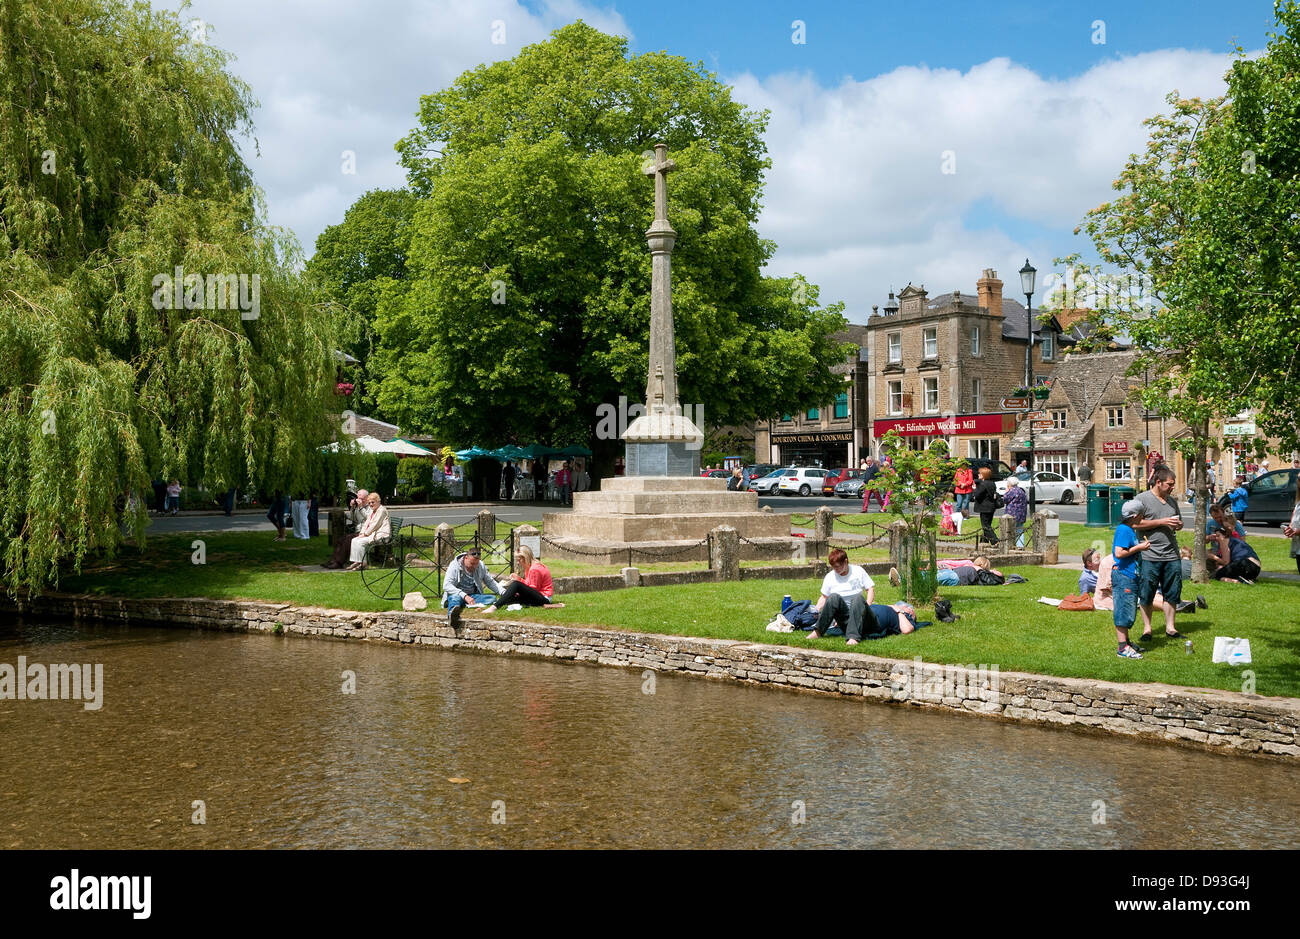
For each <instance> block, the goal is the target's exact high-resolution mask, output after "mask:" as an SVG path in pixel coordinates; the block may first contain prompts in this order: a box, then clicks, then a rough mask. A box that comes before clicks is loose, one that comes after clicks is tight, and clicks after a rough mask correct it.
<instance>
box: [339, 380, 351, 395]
mask: <svg viewBox="0 0 1300 939" xmlns="http://www.w3.org/2000/svg"><path fill="white" fill-rule="evenodd" d="M355 387H356V385H354V384H352V382H350V381H341V382H339V383H338V384H337V385H335V386H334V393H335V394H336V395H350V394H352V390H353V389H354V388H355Z"/></svg>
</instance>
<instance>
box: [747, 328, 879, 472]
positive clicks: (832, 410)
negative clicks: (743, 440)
mask: <svg viewBox="0 0 1300 939" xmlns="http://www.w3.org/2000/svg"><path fill="white" fill-rule="evenodd" d="M866 334H867V327H865V326H860V325H858V324H850V325H849V327H848V328H847V329H846V330H844V331H843V332H839V333H836V334H835V336H834V338H835V339H836V340H837V341H839V342H851V343H853V344H854V349H853V351H852V352H850V354H849V356H848V358H847V359H846V360H845V361H843V362H840V363H839V364H837V365H833V366H831V371H832V372H833V373H834V374H836V375H839V376H841V377H842V378H843V379H844V390H843V391H841V392H840V393H839V394H838V395H837V396H836V397H835V400H834V401H831V402H829V403H827V404H825V405H822V406H820V407H813V408H808V409H807V410H806V411H790V412H786V413H784V414H782V415H781V416H780V417H779V418H775V419H773V420H768V421H759V422H758V423H757V424H755V425H754V456H755V459H757V460H758V461H759V462H761V463H775V464H777V465H778V466H790V465H795V466H824V467H827V468H832V467H841V466H856V465H857V464H858V461H859V460H860V459H861V458H862V457H864V456H867V455H869V454H870V452H871V451H870V434H871V411H870V408H869V402H868V393H867V390H868V383H867V381H866V363H865V362H864V361H863V360H862V357H861V348H862V346H863V344H864V342H865V338H866Z"/></svg>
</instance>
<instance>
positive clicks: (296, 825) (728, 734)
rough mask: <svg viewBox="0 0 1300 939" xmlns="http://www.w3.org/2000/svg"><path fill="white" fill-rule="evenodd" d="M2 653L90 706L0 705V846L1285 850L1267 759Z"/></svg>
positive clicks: (279, 642) (209, 659)
mask: <svg viewBox="0 0 1300 939" xmlns="http://www.w3.org/2000/svg"><path fill="white" fill-rule="evenodd" d="M20 655H21V656H25V657H26V659H27V662H28V663H44V664H47V665H48V664H50V663H67V664H73V663H88V664H102V666H103V689H102V694H103V697H102V707H100V708H99V709H98V710H87V709H86V708H85V706H84V704H83V703H82V702H80V701H74V700H53V701H51V700H21V701H19V700H5V701H0V746H2V747H3V753H4V764H5V766H4V769H5V772H4V776H3V779H0V846H3V847H9V848H60V849H66V848H74V849H76V848H187V847H191V848H259V847H268V848H269V847H277V848H278V847H295V848H325V847H371V848H390V847H452V848H479V847H512V848H544V847H565V848H591V847H620V848H632V847H644V848H676V847H697V848H704V847H710V848H753V847H781V848H785V847H845V848H848V847H853V848H889V847H908V848H1020V847H1024V848H1042V847H1085V848H1086V847H1093V848H1226V847H1237V848H1261V847H1289V848H1295V847H1300V831H1298V826H1297V818H1300V774H1298V773H1297V772H1296V770H1295V767H1294V766H1289V765H1286V764H1281V763H1274V762H1270V761H1265V760H1257V759H1248V758H1241V757H1225V756H1219V755H1215V754H1210V753H1202V752H1199V751H1194V750H1187V749H1183V748H1177V747H1165V746H1157V745H1152V744H1143V743H1137V742H1133V741H1129V740H1125V739H1122V738H1115V737H1104V736H1090V735H1083V734H1078V733H1071V732H1061V731H1053V730H1048V729H1044V728H1038V727H1029V726H1023V725H1018V724H1013V723H1002V722H997V721H991V720H983V719H977V718H963V717H959V716H953V715H947V714H936V713H928V712H924V711H917V710H912V709H908V708H902V707H889V706H883V705H879V704H875V703H868V702H856V701H847V700H844V699H840V698H830V697H821V696H817V695H810V694H798V693H794V692H785V691H776V690H772V689H769V688H758V687H748V686H743V685H736V684H731V683H721V682H716V681H708V680H702V679H698V678H688V677H681V676H675V675H660V676H657V678H656V679H655V680H654V687H653V689H650V688H649V687H648V685H647V682H646V681H645V679H644V678H643V677H642V674H641V673H640V672H638V671H631V670H622V669H614V668H604V667H595V666H585V665H572V664H561V663H556V662H548V661H544V660H543V661H538V660H528V659H515V658H507V657H500V656H494V655H486V654H483V655H479V654H470V653H465V652H448V651H441V650H433V649H429V648H414V647H395V646H392V645H386V644H385V645H378V644H376V645H373V646H371V645H368V644H362V643H355V642H332V641H322V640H310V639H302V638H286V637H268V636H265V635H242V634H238V633H205V632H198V631H189V630H180V629H177V630H165V629H142V628H138V627H132V628H128V627H113V626H94V625H83V624H74V623H38V622H24V621H13V620H10V621H8V622H6V623H4V624H3V625H0V663H8V664H9V665H11V666H16V665H17V662H18V657H19V656H20ZM345 673H352V674H354V675H355V691H354V693H346V692H345V690H344V686H345V684H347V683H348V681H349V679H348V678H347V676H346V675H345ZM648 690H653V693H652V694H650V693H646V692H647V691H648ZM196 803H197V804H196ZM196 821H201V822H202V823H201V824H197V823H196Z"/></svg>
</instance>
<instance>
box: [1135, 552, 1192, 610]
mask: <svg viewBox="0 0 1300 939" xmlns="http://www.w3.org/2000/svg"><path fill="white" fill-rule="evenodd" d="M1157 593H1160V594H1163V595H1164V598H1165V602H1166V603H1172V604H1174V606H1177V605H1178V604H1179V602H1180V601H1181V600H1182V598H1183V563H1182V558H1174V559H1173V560H1172V561H1149V560H1147V559H1146V558H1142V560H1141V562H1140V563H1139V564H1138V603H1140V604H1142V605H1143V606H1149V605H1150V604H1151V601H1152V600H1154V599H1155V596H1156V594H1157Z"/></svg>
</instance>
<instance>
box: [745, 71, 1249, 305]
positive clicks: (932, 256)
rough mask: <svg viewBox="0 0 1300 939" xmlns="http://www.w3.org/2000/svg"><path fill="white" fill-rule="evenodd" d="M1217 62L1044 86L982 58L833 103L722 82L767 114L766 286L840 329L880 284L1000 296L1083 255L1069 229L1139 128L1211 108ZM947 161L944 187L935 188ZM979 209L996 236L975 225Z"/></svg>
mask: <svg viewBox="0 0 1300 939" xmlns="http://www.w3.org/2000/svg"><path fill="white" fill-rule="evenodd" d="M1230 61H1231V59H1230V57H1229V56H1227V55H1215V54H1211V53H1206V52H1188V51H1181V50H1168V51H1159V52H1149V53H1143V54H1141V55H1136V56H1132V57H1128V58H1123V59H1117V60H1110V61H1107V62H1104V63H1101V64H1098V65H1096V66H1094V67H1093V68H1092V69H1090V70H1089V71H1087V72H1085V73H1083V74H1081V75H1078V76H1075V77H1072V78H1067V79H1062V80H1051V79H1046V78H1043V77H1041V76H1039V75H1038V74H1036V73H1034V72H1033V71H1030V70H1029V69H1026V68H1024V67H1022V66H1019V65H1016V64H1014V63H1013V62H1011V61H1010V60H1008V59H1005V58H996V59H992V60H990V61H988V62H984V63H982V64H979V65H977V66H975V67H973V68H971V69H970V70H969V71H967V72H964V73H963V72H958V71H955V70H951V69H934V68H925V67H904V68H897V69H895V70H893V71H891V72H888V73H886V74H884V75H880V76H877V77H875V78H870V79H866V80H863V81H856V80H847V81H844V82H843V83H841V84H840V85H839V86H838V87H834V88H824V87H822V86H821V85H819V84H818V83H817V82H816V81H815V80H814V79H813V78H811V77H810V76H807V75H789V74H785V75H774V76H770V77H768V78H767V79H763V80H760V79H758V78H756V77H755V76H753V75H750V74H743V75H740V76H738V77H735V78H732V79H730V81H731V83H732V84H733V85H734V86H735V89H736V90H735V96H736V97H737V98H738V99H739V100H740V101H743V102H745V104H747V105H748V106H749V107H752V108H768V109H770V110H771V112H772V116H771V122H770V124H769V129H768V134H767V140H768V146H769V148H770V156H771V158H772V169H771V171H770V172H769V174H768V178H767V187H766V197H765V200H764V202H765V208H764V212H763V215H762V218H761V220H760V230H761V232H762V234H763V236H764V237H767V238H772V239H774V240H775V241H776V242H777V244H778V246H779V250H778V252H777V254H776V256H775V257H774V258H773V260H772V263H771V265H770V271H771V272H772V273H777V274H787V273H790V272H793V271H796V270H798V271H800V272H802V273H804V274H806V275H807V276H808V277H809V279H810V280H812V281H814V282H815V283H818V284H820V285H821V287H822V294H821V296H822V300H823V302H828V301H833V300H844V301H846V303H847V309H846V313H847V314H848V315H849V317H850V319H852V320H855V321H861V320H863V319H864V318H865V317H866V315H867V314H868V313H869V312H870V309H871V305H872V304H873V303H883V301H884V297H885V291H887V290H888V287H889V285H890V284H891V283H892V284H894V285H895V286H896V287H901V286H902V285H903V284H905V283H907V282H908V281H912V282H914V283H918V284H919V283H925V285H926V288H927V289H928V290H929V292H930V293H931V295H934V294H938V293H944V292H947V291H949V290H953V289H959V290H962V291H964V292H970V293H972V294H973V293H974V292H975V281H976V280H977V279H978V278H979V276H980V271H981V270H982V269H983V268H985V267H994V268H997V269H998V270H999V273H1000V276H1001V277H1002V279H1003V281H1004V282H1005V283H1006V284H1007V286H1006V288H1005V289H1006V290H1007V291H1008V292H1011V291H1012V290H1013V289H1014V288H1013V283H1012V282H1013V281H1014V280H1015V277H1014V272H1015V271H1017V270H1019V268H1020V266H1021V264H1022V263H1023V259H1024V257H1025V256H1026V255H1029V256H1031V257H1033V258H1034V259H1035V266H1037V267H1038V268H1039V270H1040V271H1044V270H1046V269H1047V268H1049V267H1050V263H1051V259H1052V258H1053V257H1055V256H1057V255H1063V254H1066V253H1069V252H1070V251H1073V250H1078V249H1084V248H1086V244H1085V243H1084V242H1083V241H1082V240H1081V239H1080V238H1076V237H1075V236H1074V235H1073V230H1074V227H1075V225H1077V224H1078V223H1079V221H1080V220H1081V219H1082V217H1083V214H1084V213H1085V212H1087V211H1088V210H1089V209H1091V208H1093V207H1094V206H1096V205H1098V204H1100V203H1101V202H1103V201H1105V200H1106V199H1107V198H1108V197H1109V195H1110V194H1111V189H1110V183H1111V181H1112V180H1113V179H1114V178H1115V176H1116V175H1117V174H1118V172H1119V170H1120V169H1121V168H1122V166H1123V163H1124V160H1125V159H1126V158H1127V156H1128V155H1129V154H1130V153H1132V152H1140V151H1142V150H1143V149H1144V148H1145V146H1146V139H1147V134H1146V132H1145V130H1144V128H1143V127H1142V121H1143V120H1144V119H1146V118H1147V117H1150V116H1151V115H1153V114H1156V113H1159V112H1162V111H1167V110H1168V106H1167V105H1166V104H1165V101H1164V97H1165V95H1166V94H1167V93H1168V92H1169V91H1171V90H1173V89H1175V88H1177V89H1178V90H1179V91H1180V92H1181V93H1182V94H1183V95H1185V96H1193V95H1199V96H1202V97H1207V96H1213V95H1218V94H1222V93H1223V90H1224V83H1223V74H1224V73H1225V72H1226V71H1227V69H1228V67H1229V64H1230ZM949 150H950V151H952V152H953V156H954V158H955V165H956V172H955V173H953V174H951V175H946V174H944V173H943V172H942V171H941V170H942V164H943V158H944V152H945V151H949ZM986 207H991V208H992V210H993V211H995V212H997V213H1000V214H1001V215H1004V216H1007V217H1008V218H1007V222H1008V225H1007V227H1009V228H1011V229H1012V230H1011V231H1007V230H1005V229H1004V227H1003V226H1002V225H999V224H998V222H999V221H1001V219H996V220H991V221H986V222H981V220H980V218H979V217H976V215H977V214H978V213H980V211H981V210H982V209H984V208H986ZM973 213H974V214H973ZM968 216H969V217H968ZM1022 238H1023V239H1024V240H1022Z"/></svg>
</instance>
